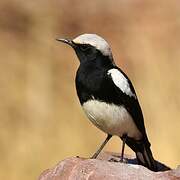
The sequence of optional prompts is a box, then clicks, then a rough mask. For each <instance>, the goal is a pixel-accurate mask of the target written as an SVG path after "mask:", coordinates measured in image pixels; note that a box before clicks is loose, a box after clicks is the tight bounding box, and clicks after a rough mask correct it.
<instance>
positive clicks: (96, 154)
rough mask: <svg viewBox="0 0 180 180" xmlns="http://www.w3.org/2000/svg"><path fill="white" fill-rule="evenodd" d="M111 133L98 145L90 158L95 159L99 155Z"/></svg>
mask: <svg viewBox="0 0 180 180" xmlns="http://www.w3.org/2000/svg"><path fill="white" fill-rule="evenodd" d="M111 137H112V135H110V134H108V135H107V138H106V139H105V141H104V142H103V143H102V145H101V146H100V148H99V149H98V150H97V151H96V152H95V153H94V155H93V156H92V157H91V159H96V158H97V156H98V155H99V153H100V152H101V151H102V149H103V148H104V146H105V145H106V144H107V142H108V141H109V140H110V139H111Z"/></svg>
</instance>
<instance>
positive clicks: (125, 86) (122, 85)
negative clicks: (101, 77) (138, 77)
mask: <svg viewBox="0 0 180 180" xmlns="http://www.w3.org/2000/svg"><path fill="white" fill-rule="evenodd" d="M108 75H111V77H112V80H113V82H114V84H115V85H116V86H117V87H118V88H119V89H120V90H121V91H122V92H123V93H125V94H127V95H128V96H133V97H134V98H136V95H135V94H134V93H133V92H132V91H131V88H130V86H129V83H128V80H127V79H126V77H125V76H124V75H123V74H122V73H121V72H120V71H119V70H118V69H110V70H109V71H108Z"/></svg>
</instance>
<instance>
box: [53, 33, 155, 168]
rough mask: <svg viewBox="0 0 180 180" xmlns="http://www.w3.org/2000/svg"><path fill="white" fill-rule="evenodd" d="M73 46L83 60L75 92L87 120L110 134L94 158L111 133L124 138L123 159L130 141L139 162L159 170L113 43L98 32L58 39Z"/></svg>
mask: <svg viewBox="0 0 180 180" xmlns="http://www.w3.org/2000/svg"><path fill="white" fill-rule="evenodd" d="M56 40H57V41H60V42H63V43H65V44H67V45H69V46H71V47H72V48H73V49H74V51H75V53H76V55H77V57H78V59H79V62H80V65H79V67H78V70H77V72H76V78H75V84H76V91H77V95H78V98H79V101H80V104H81V106H82V109H83V111H84V112H85V114H86V116H87V117H88V119H89V120H90V121H91V122H92V123H93V124H94V125H95V126H96V127H97V128H99V129H100V130H102V131H103V132H104V133H106V134H107V137H106V139H105V140H104V141H103V143H102V145H101V146H100V148H99V149H98V150H97V151H96V152H95V153H94V155H93V156H92V157H91V158H97V156H98V155H99V153H100V152H101V151H102V149H103V148H104V146H105V145H106V144H107V142H108V141H109V140H110V139H111V137H112V136H118V137H120V139H121V140H122V150H121V156H120V157H121V158H120V162H123V160H124V149H125V144H127V145H128V146H129V147H130V148H131V149H132V150H133V151H134V152H135V154H136V159H137V162H138V164H139V165H142V166H144V167H147V168H148V169H150V170H152V171H157V164H156V161H155V159H154V158H153V154H152V151H151V148H150V146H151V144H150V142H149V140H148V136H147V133H146V129H145V125H144V118H143V113H142V110H141V107H140V104H139V101H138V98H137V95H136V92H135V89H134V87H133V84H132V82H131V81H130V79H129V78H128V76H127V75H126V74H125V73H124V72H123V71H122V70H121V69H120V68H119V67H118V66H117V65H116V64H115V61H114V58H113V54H112V51H111V48H110V45H109V44H108V43H107V41H106V40H105V39H103V38H102V37H101V36H99V35H97V34H88V33H86V34H81V35H79V36H77V37H75V38H74V39H69V38H58V39H56Z"/></svg>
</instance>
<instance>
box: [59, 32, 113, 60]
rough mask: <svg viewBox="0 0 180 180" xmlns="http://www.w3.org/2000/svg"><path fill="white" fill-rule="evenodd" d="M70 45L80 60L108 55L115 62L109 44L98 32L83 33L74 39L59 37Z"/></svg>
mask: <svg viewBox="0 0 180 180" xmlns="http://www.w3.org/2000/svg"><path fill="white" fill-rule="evenodd" d="M57 40H58V41H61V42H63V43H66V44H68V45H70V46H71V47H72V48H73V49H74V50H75V52H76V54H77V56H78V58H79V60H80V62H84V61H87V60H88V61H89V60H93V59H97V58H99V57H106V58H108V59H109V60H110V61H112V62H113V57H112V53H111V49H110V46H109V44H108V43H107V42H106V41H105V40H104V39H103V38H102V37H100V36H98V35H96V34H82V35H80V36H78V37H76V38H74V39H73V40H70V39H57Z"/></svg>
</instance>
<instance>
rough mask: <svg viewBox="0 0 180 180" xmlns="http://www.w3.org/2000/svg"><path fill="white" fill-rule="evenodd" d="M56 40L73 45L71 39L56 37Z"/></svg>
mask: <svg viewBox="0 0 180 180" xmlns="http://www.w3.org/2000/svg"><path fill="white" fill-rule="evenodd" d="M56 40H57V41H60V42H63V43H66V44H68V45H70V46H71V47H73V48H74V47H75V43H74V42H73V41H72V40H70V39H61V38H60V39H56Z"/></svg>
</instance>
